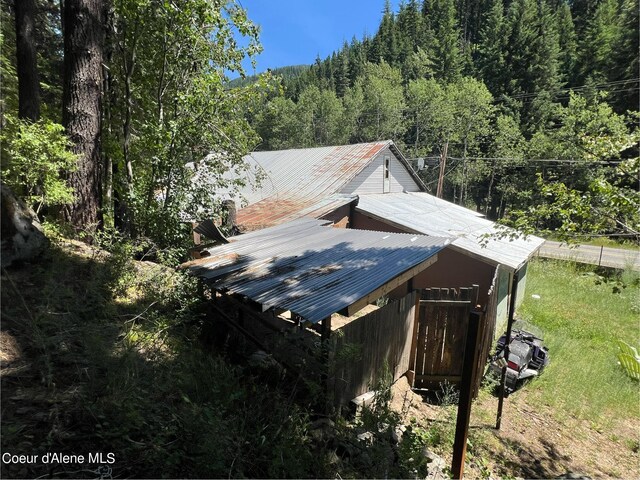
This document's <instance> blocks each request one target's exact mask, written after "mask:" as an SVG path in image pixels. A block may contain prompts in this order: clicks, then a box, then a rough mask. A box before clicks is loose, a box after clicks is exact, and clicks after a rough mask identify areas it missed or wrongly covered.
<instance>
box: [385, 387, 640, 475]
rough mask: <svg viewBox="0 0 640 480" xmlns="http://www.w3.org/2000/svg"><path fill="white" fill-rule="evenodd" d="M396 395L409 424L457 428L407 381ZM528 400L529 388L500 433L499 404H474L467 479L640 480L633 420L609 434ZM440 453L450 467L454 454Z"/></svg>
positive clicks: (486, 400) (484, 398)
mask: <svg viewBox="0 0 640 480" xmlns="http://www.w3.org/2000/svg"><path fill="white" fill-rule="evenodd" d="M393 393H394V395H393V400H392V408H394V409H395V410H396V411H398V412H401V413H402V415H403V418H405V419H406V422H409V419H410V418H411V417H415V418H416V419H417V420H418V421H419V422H420V423H421V424H422V426H423V427H428V425H429V422H434V421H435V422H450V423H454V422H455V414H453V415H452V414H451V411H450V412H449V414H448V415H447V414H444V413H443V407H439V406H434V405H430V404H428V403H427V402H426V401H425V399H424V398H423V397H422V396H421V395H418V394H416V393H415V392H412V391H411V389H410V388H409V385H408V383H407V381H406V378H404V377H403V378H401V379H400V380H399V381H398V382H396V384H395V385H394V392H393ZM529 397H530V395H528V392H527V391H526V388H525V389H523V390H520V391H517V392H515V393H514V394H512V395H511V396H509V397H508V398H507V399H506V400H505V404H504V411H503V418H502V426H501V429H500V431H497V430H495V429H494V428H493V427H494V425H495V416H496V411H497V406H498V401H497V398H495V397H492V396H490V395H488V394H484V395H481V396H480V398H479V400H477V401H476V402H474V406H473V410H472V417H471V433H470V439H471V440H472V442H473V444H474V446H475V456H473V457H472V458H471V459H469V456H468V457H467V463H466V467H465V478H488V477H491V478H504V477H507V478H509V477H510V478H513V477H520V478H557V477H560V476H563V475H565V474H567V473H572V474H574V475H577V476H574V477H573V478H579V477H580V476H583V477H589V478H598V479H600V478H625V479H638V478H640V455H639V453H638V441H639V440H640V421H638V420H637V419H632V418H629V419H627V420H625V421H622V420H621V421H620V422H619V423H618V425H615V426H612V427H609V428H607V429H606V430H604V429H601V428H599V427H598V426H596V425H592V424H590V422H587V421H585V420H580V419H577V418H573V417H570V416H568V415H563V414H562V412H555V411H553V410H552V409H551V408H550V407H548V406H545V405H542V406H539V405H535V407H534V406H533V405H531V404H530V402H531V403H533V402H532V399H531V398H529ZM450 410H451V407H450ZM439 453H440V454H441V455H442V456H443V457H444V458H445V459H446V461H447V462H450V460H451V452H450V451H442V452H439ZM478 460H480V461H478Z"/></svg>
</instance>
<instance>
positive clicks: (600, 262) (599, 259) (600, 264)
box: [598, 245, 604, 267]
mask: <svg viewBox="0 0 640 480" xmlns="http://www.w3.org/2000/svg"><path fill="white" fill-rule="evenodd" d="M603 250H604V245H601V246H600V258H598V266H599V267H601V266H602V251H603Z"/></svg>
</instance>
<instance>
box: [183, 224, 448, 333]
mask: <svg viewBox="0 0 640 480" xmlns="http://www.w3.org/2000/svg"><path fill="white" fill-rule="evenodd" d="M448 243H449V240H447V239H443V238H438V237H429V236H425V235H409V234H394V233H384V232H373V231H359V230H352V229H342V228H333V227H332V226H331V222H328V221H322V220H313V219H299V220H296V221H293V222H289V223H286V224H282V225H279V226H276V227H271V228H266V229H263V230H258V231H255V232H251V233H247V234H244V235H240V236H238V237H232V241H231V243H229V244H226V245H222V246H218V247H214V248H211V249H209V250H208V251H207V252H208V254H209V256H207V257H205V258H201V259H198V260H193V261H191V262H188V263H186V264H184V267H185V268H188V269H189V271H190V272H191V273H192V274H193V275H196V276H198V277H200V278H202V279H203V280H204V281H205V282H207V283H208V284H209V285H210V286H211V287H212V288H213V289H215V290H218V291H221V292H225V293H229V294H239V295H243V296H246V297H248V298H250V299H251V300H253V301H254V302H257V303H259V304H260V305H262V308H263V310H267V309H269V308H278V309H283V310H289V311H291V312H293V313H295V314H297V315H299V316H300V317H302V318H303V319H304V320H306V321H308V322H310V323H317V322H319V321H321V320H324V319H325V318H328V317H330V316H331V315H332V314H334V313H344V314H347V315H352V314H353V313H355V312H356V311H357V310H359V309H360V308H362V307H364V306H366V305H367V304H368V303H370V302H372V301H375V300H376V299H377V298H379V297H381V296H383V295H385V294H386V293H388V292H390V291H391V290H393V289H394V288H396V287H397V286H398V285H401V284H403V283H405V282H407V281H408V280H410V279H411V278H413V277H415V276H416V275H417V274H419V273H420V272H422V271H423V270H425V269H426V268H427V267H429V266H430V265H432V264H433V263H435V261H436V260H437V255H436V254H437V253H438V252H439V251H440V250H442V249H443V248H444V247H445V246H446V245H447V244H448Z"/></svg>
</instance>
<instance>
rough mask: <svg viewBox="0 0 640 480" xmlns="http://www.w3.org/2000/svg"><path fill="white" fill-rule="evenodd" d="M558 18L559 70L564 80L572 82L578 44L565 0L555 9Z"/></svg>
mask: <svg viewBox="0 0 640 480" xmlns="http://www.w3.org/2000/svg"><path fill="white" fill-rule="evenodd" d="M556 17H557V19H558V41H559V44H560V71H561V72H562V76H563V78H564V80H566V81H568V82H569V84H573V83H574V81H575V76H576V71H575V69H576V65H577V60H578V59H577V56H578V51H577V49H578V46H577V38H576V31H575V27H574V25H573V17H572V16H571V8H569V5H568V4H567V3H565V2H561V3H560V5H559V6H558V9H557V10H556Z"/></svg>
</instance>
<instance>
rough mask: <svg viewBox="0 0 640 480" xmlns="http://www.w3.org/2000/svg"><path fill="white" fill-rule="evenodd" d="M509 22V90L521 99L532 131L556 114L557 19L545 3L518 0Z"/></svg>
mask: <svg viewBox="0 0 640 480" xmlns="http://www.w3.org/2000/svg"><path fill="white" fill-rule="evenodd" d="M507 24H508V43H507V48H508V53H507V56H506V63H507V66H508V68H509V70H510V71H509V87H508V88H507V94H508V95H510V96H515V97H516V98H519V99H520V100H521V101H522V104H523V106H522V120H523V121H524V123H525V124H526V125H527V129H528V131H529V132H530V133H531V132H533V131H535V130H536V129H537V128H538V127H539V126H541V125H543V124H545V122H547V121H548V119H549V117H550V116H551V115H553V109H554V101H553V100H554V96H555V95H556V94H557V91H558V89H559V88H560V86H561V85H562V78H561V75H560V69H559V65H560V60H559V56H560V47H559V43H558V33H557V22H556V21H555V18H554V16H553V14H552V12H551V10H550V8H549V6H548V5H547V4H546V3H544V2H542V1H536V0H515V1H514V2H513V3H512V4H511V5H510V6H509V11H508V15H507Z"/></svg>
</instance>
